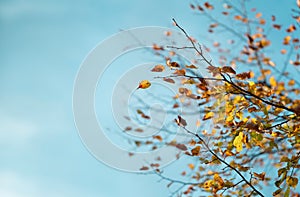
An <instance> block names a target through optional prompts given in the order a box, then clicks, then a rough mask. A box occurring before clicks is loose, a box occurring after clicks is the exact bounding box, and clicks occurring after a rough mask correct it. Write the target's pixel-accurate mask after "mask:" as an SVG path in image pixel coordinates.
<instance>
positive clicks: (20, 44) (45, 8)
mask: <svg viewBox="0 0 300 197" xmlns="http://www.w3.org/2000/svg"><path fill="white" fill-rule="evenodd" d="M261 2H262V1H256V3H259V4H257V6H258V7H259V8H261V9H262V11H263V12H267V13H268V12H269V13H270V12H276V13H278V12H279V14H280V15H281V16H282V18H283V19H282V20H284V18H285V17H290V16H289V15H288V14H286V13H285V12H280V9H282V6H285V5H286V1H282V0H281V1H277V4H276V3H273V4H272V10H269V9H270V6H266V3H265V4H264V3H261ZM290 2H292V1H290ZM189 3H190V1H179V0H172V1H171V0H165V1H159V0H152V1H139V0H131V1H121V0H111V1H96V0H93V1H92V0H79V1H67V0H60V1H58V0H51V1H50V0H43V1H41V0H26V1H25V0H10V1H8V0H2V1H1V2H0V29H1V30H0V39H1V42H0V43H1V44H0V91H1V92H0V158H1V160H0V196H9V197H21V196H22V197H24V196H25V197H27V196H28V197H35V196H36V197H38V196H72V197H73V196H78V197H79V196H98V197H99V196H100V197H114V196H132V197H134V196H149V197H150V196H167V195H168V189H167V188H166V187H165V184H161V183H159V182H157V180H158V177H156V176H143V175H137V174H129V173H124V172H120V171H116V170H114V169H111V168H109V167H107V166H105V165H103V164H102V163H100V162H98V161H97V160H96V159H94V158H93V157H92V156H91V155H90V154H89V153H88V151H87V150H86V149H85V147H84V145H83V144H82V142H81V141H80V138H79V136H78V134H77V131H76V128H75V126H74V122H73V114H72V91H73V82H74V79H75V77H76V73H77V71H78V69H79V66H80V64H81V62H82V61H83V59H84V58H85V56H86V55H87V54H88V52H89V51H90V50H91V49H92V48H93V47H95V46H96V45H97V44H98V43H99V42H100V41H102V40H104V39H105V38H107V37H108V36H110V35H112V34H114V33H116V32H118V31H120V30H121V29H128V28H132V27H138V26H149V25H151V26H153V25H154V26H164V27H172V25H171V19H172V17H174V18H176V19H177V21H178V22H180V23H181V24H182V25H183V26H185V28H186V29H187V30H188V31H189V32H191V34H196V33H197V34H196V36H199V35H205V34H206V32H207V31H206V30H205V28H206V27H207V25H206V21H205V20H201V19H200V18H199V17H195V16H194V15H195V14H193V13H192V11H191V10H190V9H189ZM200 41H201V40H200Z"/></svg>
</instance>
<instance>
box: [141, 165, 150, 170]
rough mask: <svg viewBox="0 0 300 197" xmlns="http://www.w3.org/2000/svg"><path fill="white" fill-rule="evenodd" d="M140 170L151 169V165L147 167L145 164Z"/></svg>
mask: <svg viewBox="0 0 300 197" xmlns="http://www.w3.org/2000/svg"><path fill="white" fill-rule="evenodd" d="M140 170H143V171H145V170H149V167H147V166H143V167H141V168H140Z"/></svg>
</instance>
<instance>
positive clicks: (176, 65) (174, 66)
mask: <svg viewBox="0 0 300 197" xmlns="http://www.w3.org/2000/svg"><path fill="white" fill-rule="evenodd" d="M166 64H167V66H168V67H170V68H171V69H174V68H175V69H177V68H180V65H179V64H178V63H177V62H171V61H170V60H169V59H168V60H167V62H166Z"/></svg>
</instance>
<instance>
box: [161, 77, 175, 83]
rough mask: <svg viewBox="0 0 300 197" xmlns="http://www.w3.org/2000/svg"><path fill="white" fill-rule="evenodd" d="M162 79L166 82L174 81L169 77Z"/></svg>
mask: <svg viewBox="0 0 300 197" xmlns="http://www.w3.org/2000/svg"><path fill="white" fill-rule="evenodd" d="M163 80H164V81H166V82H168V83H175V81H174V80H173V79H171V78H165V77H164V78H163Z"/></svg>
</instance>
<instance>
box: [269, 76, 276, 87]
mask: <svg viewBox="0 0 300 197" xmlns="http://www.w3.org/2000/svg"><path fill="white" fill-rule="evenodd" d="M269 82H270V85H271V86H272V87H274V88H275V87H276V86H277V81H276V79H275V78H274V77H273V76H272V77H270V79H269Z"/></svg>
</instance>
